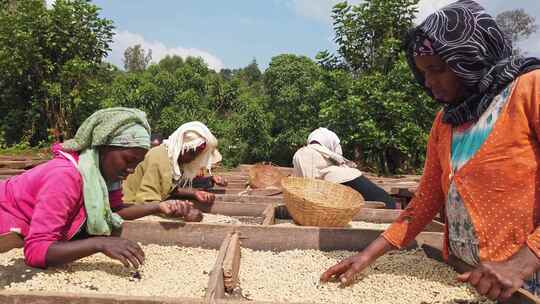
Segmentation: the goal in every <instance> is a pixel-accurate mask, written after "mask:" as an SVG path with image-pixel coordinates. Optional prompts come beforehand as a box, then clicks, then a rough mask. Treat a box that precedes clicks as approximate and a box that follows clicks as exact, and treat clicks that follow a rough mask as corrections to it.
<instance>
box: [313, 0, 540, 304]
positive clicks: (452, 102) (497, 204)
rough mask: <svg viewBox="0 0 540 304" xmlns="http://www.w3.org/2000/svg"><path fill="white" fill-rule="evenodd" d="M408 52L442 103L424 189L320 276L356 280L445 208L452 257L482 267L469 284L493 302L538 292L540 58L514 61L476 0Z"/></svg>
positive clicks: (426, 30) (423, 32) (458, 6)
mask: <svg viewBox="0 0 540 304" xmlns="http://www.w3.org/2000/svg"><path fill="white" fill-rule="evenodd" d="M406 47H407V49H406V52H407V56H408V59H409V65H410V67H411V70H412V71H413V74H414V75H415V76H416V78H417V81H418V83H419V84H420V85H421V86H422V87H424V88H425V90H426V91H427V93H428V94H429V95H430V96H431V97H432V98H434V99H435V100H436V101H438V102H440V103H441V104H442V105H443V109H442V111H440V112H439V113H438V114H437V116H436V118H435V121H434V123H433V127H432V129H431V134H430V136H429V140H428V146H427V157H426V163H425V166H424V174H423V176H422V179H421V181H420V185H419V188H418V191H417V192H416V195H415V197H414V198H413V200H412V201H411V203H410V204H409V206H408V207H407V208H406V209H405V210H404V211H403V212H402V214H401V215H400V216H399V218H398V219H397V220H396V221H395V222H394V223H393V224H392V225H391V226H390V227H389V228H388V229H387V230H386V231H385V232H384V233H383V234H382V236H381V237H379V238H378V239H377V240H375V241H374V242H373V243H372V244H371V245H369V246H368V247H367V248H366V249H365V250H364V251H362V252H360V253H359V254H357V255H355V256H352V257H350V258H348V259H346V260H344V261H342V262H341V263H339V264H337V265H335V266H333V267H331V268H330V269H329V270H327V271H326V272H325V273H324V274H323V275H322V277H321V279H322V280H323V281H327V280H329V279H331V278H336V279H338V280H340V281H341V282H343V283H345V284H347V283H350V282H351V280H352V279H353V278H354V276H355V274H356V273H358V272H360V271H362V270H363V269H365V268H366V267H368V266H369V265H370V264H372V263H373V262H374V261H375V260H376V259H377V258H378V257H379V256H381V255H383V254H385V253H386V252H388V251H390V250H395V249H400V248H404V247H406V246H407V245H408V244H409V243H410V242H411V241H412V240H414V238H415V237H416V236H417V235H418V234H419V233H420V232H421V231H422V230H423V229H424V227H425V226H426V225H427V224H428V223H429V222H431V220H432V219H433V218H434V216H435V215H436V214H437V213H438V212H440V211H441V210H442V209H444V210H445V212H444V213H445V216H446V220H445V223H446V229H445V230H446V232H445V238H444V244H443V254H444V256H445V257H448V255H449V254H453V255H454V256H456V257H458V258H459V259H461V260H462V261H464V262H466V263H468V264H470V265H471V266H473V267H474V270H472V271H469V272H466V273H464V274H462V275H459V276H458V279H459V280H460V281H462V282H468V283H470V284H471V285H472V286H474V288H476V290H477V291H478V292H479V293H480V294H482V295H486V296H488V297H489V298H490V299H494V300H495V299H497V300H505V299H508V298H509V297H510V296H511V295H512V294H513V293H514V292H515V291H516V290H517V289H519V288H521V287H523V288H525V289H527V290H529V291H530V292H532V293H533V294H535V295H539V294H540V272H539V270H540V229H539V227H538V223H540V196H539V195H538V189H539V180H540V170H539V164H540V142H539V135H540V71H539V69H540V59H537V58H524V57H521V56H519V55H514V54H513V51H512V45H511V43H510V40H509V39H508V38H507V37H505V36H504V34H503V32H502V31H501V30H500V28H499V27H498V25H497V24H496V22H495V20H494V19H493V18H492V17H491V16H490V15H488V14H487V13H486V12H485V10H484V8H482V7H481V6H480V5H479V4H477V3H476V2H474V1H471V0H461V1H458V2H455V3H452V4H450V5H448V6H446V7H445V8H443V9H442V10H440V11H437V12H435V13H433V14H432V15H430V16H428V17H427V19H426V20H425V21H424V22H423V23H422V24H420V25H419V26H418V27H416V28H414V29H413V30H412V31H411V33H410V35H409V37H408V39H407V41H406Z"/></svg>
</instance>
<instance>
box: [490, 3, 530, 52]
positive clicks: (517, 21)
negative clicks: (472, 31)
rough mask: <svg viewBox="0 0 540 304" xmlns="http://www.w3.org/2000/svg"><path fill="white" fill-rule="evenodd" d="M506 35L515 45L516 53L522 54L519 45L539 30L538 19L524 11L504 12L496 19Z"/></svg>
mask: <svg viewBox="0 0 540 304" xmlns="http://www.w3.org/2000/svg"><path fill="white" fill-rule="evenodd" d="M495 20H496V21H497V24H498V25H499V27H500V28H501V30H502V31H503V32H504V34H505V35H506V36H507V37H508V38H509V39H510V40H511V41H512V43H513V44H514V46H515V47H514V51H515V52H516V53H520V52H521V51H520V49H519V48H518V47H516V46H517V44H518V43H519V42H521V41H523V40H526V39H527V38H529V37H530V36H531V35H532V34H534V33H535V32H536V31H537V30H538V25H537V24H536V18H534V17H533V16H531V15H529V14H527V13H526V12H525V10H524V9H522V8H520V9H515V10H509V11H504V12H502V13H500V14H498V15H497V17H495Z"/></svg>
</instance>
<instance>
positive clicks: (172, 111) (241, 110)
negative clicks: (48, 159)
mask: <svg viewBox="0 0 540 304" xmlns="http://www.w3.org/2000/svg"><path fill="white" fill-rule="evenodd" d="M417 2H418V1H417V0H366V1H363V2H361V3H360V4H359V5H349V4H348V3H346V2H343V3H339V4H337V5H336V6H335V7H334V9H333V11H332V13H333V18H334V29H335V41H336V43H337V50H338V51H337V53H336V54H332V53H330V52H329V51H322V52H320V53H319V54H318V55H317V57H316V58H315V60H313V59H310V58H308V57H306V56H301V55H296V54H278V55H276V56H275V57H274V58H272V60H271V62H270V64H269V66H268V68H267V69H266V70H265V71H261V69H260V68H259V65H258V63H257V61H256V60H255V59H253V60H252V61H251V62H250V63H249V64H248V65H247V66H245V67H242V68H237V69H223V70H221V71H213V70H211V69H210V68H209V67H208V65H207V64H206V63H205V62H204V61H203V60H202V59H201V58H194V57H187V58H182V57H179V56H167V57H165V58H163V59H162V60H160V61H159V62H157V63H150V58H151V57H150V52H147V51H145V50H144V49H142V47H141V46H140V45H135V46H132V47H130V48H128V49H127V50H126V52H125V55H126V56H125V66H124V67H125V70H124V71H122V70H119V69H118V68H116V67H114V66H112V65H110V64H105V63H103V62H102V58H104V57H105V55H106V53H107V52H108V50H109V44H110V42H111V40H112V23H111V22H110V21H108V20H106V19H102V18H100V17H99V16H98V8H97V7H95V6H94V5H92V4H90V3H88V2H87V1H84V0H57V1H56V4H55V5H54V6H53V8H52V9H46V8H45V7H44V5H43V2H42V1H40V0H28V1H21V2H18V3H20V5H15V6H12V5H8V3H11V2H9V1H3V2H2V1H0V8H1V10H0V69H2V70H1V72H2V73H1V75H0V100H1V103H0V145H6V144H8V145H9V144H14V143H19V142H23V143H24V142H29V143H31V144H33V145H35V144H37V143H39V142H41V141H47V140H48V139H49V138H48V137H47V128H58V129H60V130H62V132H64V133H65V135H66V136H68V137H69V136H70V135H72V134H73V132H74V130H76V128H77V126H78V125H79V124H80V123H81V122H82V120H83V119H85V118H86V117H88V115H90V114H91V113H92V112H93V111H95V110H97V109H99V108H103V107H111V106H126V107H134V108H138V109H141V110H143V111H145V112H146V113H147V115H148V119H149V121H150V124H151V126H152V129H153V131H154V132H157V133H161V134H163V136H164V137H167V136H168V135H169V134H171V133H172V132H173V131H174V130H175V129H176V128H178V127H179V126H180V125H181V124H183V123H186V122H189V121H192V120H198V121H201V122H203V123H205V124H207V125H208V126H209V128H210V129H211V130H212V132H213V133H215V135H216V136H217V137H218V139H219V149H220V151H221V153H222V154H223V156H224V162H225V163H226V164H227V165H237V164H238V163H242V162H244V163H253V162H257V161H272V162H274V163H277V164H282V165H290V164H291V160H292V155H293V154H294V152H295V151H296V149H298V148H299V147H300V146H302V145H304V144H305V143H306V139H307V136H308V134H309V133H310V132H311V131H312V130H314V129H316V128H318V127H328V128H330V129H332V130H334V131H335V132H336V133H338V135H339V136H340V137H341V140H342V144H343V145H344V148H345V149H344V151H345V153H346V156H347V157H348V158H351V159H353V160H355V161H357V162H358V163H360V164H361V165H362V167H364V168H369V169H370V170H374V171H380V172H388V173H396V172H410V171H415V170H417V169H419V168H421V164H422V162H423V157H424V153H425V143H426V139H427V136H428V132H429V129H430V126H431V121H432V119H433V117H434V115H435V112H436V111H437V109H438V106H437V105H436V104H434V103H433V102H431V100H430V98H428V97H427V96H426V95H425V94H424V92H423V91H422V89H421V88H419V87H418V86H417V85H416V84H415V81H414V80H413V77H412V75H411V73H410V71H409V68H408V66H407V64H406V61H405V59H404V54H403V50H402V49H401V44H400V43H401V42H400V41H401V38H402V36H403V35H404V33H405V32H406V31H407V30H408V28H409V27H410V26H412V22H413V20H414V14H415V12H416V4H417Z"/></svg>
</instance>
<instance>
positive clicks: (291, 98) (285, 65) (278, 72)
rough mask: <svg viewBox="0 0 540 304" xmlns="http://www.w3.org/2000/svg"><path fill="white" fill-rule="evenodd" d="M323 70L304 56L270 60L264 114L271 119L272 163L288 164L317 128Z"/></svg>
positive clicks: (280, 56) (324, 92)
mask: <svg viewBox="0 0 540 304" xmlns="http://www.w3.org/2000/svg"><path fill="white" fill-rule="evenodd" d="M321 75H322V69H321V68H320V67H319V66H318V65H317V63H315V62H314V61H313V60H311V59H309V58H307V57H305V56H296V55H290V54H284V55H279V56H276V57H274V58H272V61H271V62H270V65H269V67H268V69H267V70H266V72H265V74H264V88H265V92H266V94H267V97H266V98H267V101H266V102H265V103H266V107H267V111H268V112H269V113H271V114H272V115H273V125H272V133H271V134H272V136H273V137H274V144H273V154H272V160H273V161H275V162H277V163H281V164H290V162H291V158H292V154H293V153H294V151H295V150H296V149H297V148H298V147H300V146H301V145H302V144H304V142H305V140H306V138H307V134H309V132H310V131H311V130H312V129H315V128H316V127H317V126H318V116H319V109H320V103H321V101H322V100H324V98H325V95H326V94H327V91H326V88H325V86H324V83H323V82H322V80H321Z"/></svg>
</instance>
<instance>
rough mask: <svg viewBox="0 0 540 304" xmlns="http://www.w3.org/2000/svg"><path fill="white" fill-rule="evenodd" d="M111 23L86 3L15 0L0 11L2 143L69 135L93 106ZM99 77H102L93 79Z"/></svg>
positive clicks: (101, 83) (110, 31)
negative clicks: (52, 134)
mask: <svg viewBox="0 0 540 304" xmlns="http://www.w3.org/2000/svg"><path fill="white" fill-rule="evenodd" d="M112 29H113V26H112V22H111V21H109V20H106V19H103V18H100V17H99V9H98V8H97V7H96V6H95V5H92V4H90V3H88V2H87V1H83V0H77V1H68V0H58V1H56V3H55V4H54V6H53V7H52V8H51V9H46V8H45V6H44V2H43V1H41V0H28V1H19V2H17V4H16V5H15V6H14V7H12V8H11V9H2V10H0V92H1V93H0V121H1V123H2V126H1V128H2V130H3V131H4V136H5V141H6V142H7V143H16V142H19V141H29V142H31V143H34V144H35V143H37V142H38V141H39V140H42V139H44V138H47V135H48V134H47V130H48V129H50V128H54V129H57V130H61V132H63V133H65V134H66V135H68V136H69V135H72V134H73V131H74V130H76V128H77V125H78V123H79V122H80V121H81V119H82V118H83V117H85V116H87V115H88V114H89V113H87V112H86V110H91V111H93V110H94V109H95V108H96V106H99V103H100V101H99V96H100V95H101V94H102V93H101V92H102V91H103V89H102V85H103V82H102V81H105V80H106V79H107V78H108V77H109V76H108V75H107V73H104V70H107V69H108V66H107V65H104V64H102V58H104V56H105V55H106V54H107V52H108V51H109V44H110V43H111V41H112V35H113V32H112ZM96 76H105V79H96Z"/></svg>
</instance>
